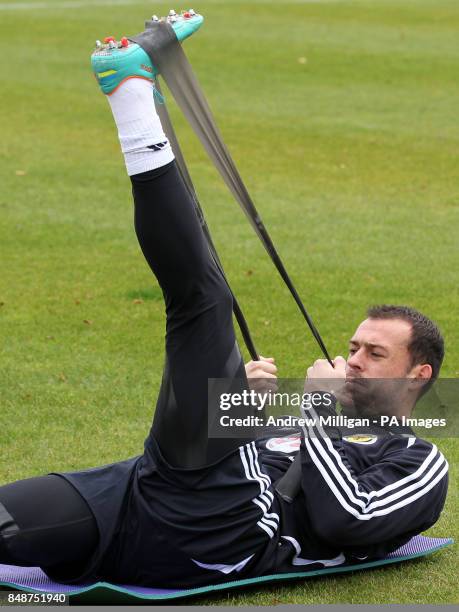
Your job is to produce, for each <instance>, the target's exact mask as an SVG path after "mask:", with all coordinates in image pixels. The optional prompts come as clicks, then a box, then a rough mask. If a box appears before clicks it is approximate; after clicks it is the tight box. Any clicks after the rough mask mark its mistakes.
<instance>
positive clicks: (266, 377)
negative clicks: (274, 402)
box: [245, 355, 277, 393]
mask: <svg viewBox="0 0 459 612" xmlns="http://www.w3.org/2000/svg"><path fill="white" fill-rule="evenodd" d="M274 362H275V359H274V357H262V356H261V355H260V359H259V361H249V362H248V363H246V364H245V373H246V376H247V380H248V382H249V387H250V389H253V390H254V391H256V392H257V393H267V392H268V391H271V392H273V393H275V392H276V391H277V382H276V380H277V367H276V365H275V363H274Z"/></svg>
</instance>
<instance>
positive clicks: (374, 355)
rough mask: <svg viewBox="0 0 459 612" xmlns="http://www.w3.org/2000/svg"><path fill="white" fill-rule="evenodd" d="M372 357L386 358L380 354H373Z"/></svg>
mask: <svg viewBox="0 0 459 612" xmlns="http://www.w3.org/2000/svg"><path fill="white" fill-rule="evenodd" d="M371 356H372V357H384V355H381V354H380V353H371Z"/></svg>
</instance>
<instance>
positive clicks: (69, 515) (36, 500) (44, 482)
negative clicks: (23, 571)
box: [0, 475, 98, 576]
mask: <svg viewBox="0 0 459 612" xmlns="http://www.w3.org/2000/svg"><path fill="white" fill-rule="evenodd" d="M97 541H98V531H97V527H96V522H95V520H94V517H93V515H92V512H91V510H90V509H89V506H88V505H87V503H86V502H85V501H84V499H83V498H82V497H81V495H80V494H79V493H78V492H77V491H76V489H74V488H73V487H72V485H71V484H70V483H68V482H67V481H66V480H65V479H64V478H61V477H60V476H56V475H48V476H41V477H38V478H29V479H27V480H19V481H18V482H13V483H11V484H7V485H4V486H3V487H0V563H4V564H7V565H23V566H32V567H35V566H39V567H42V568H43V569H44V570H45V571H46V570H52V569H53V568H54V567H56V566H58V567H59V573H60V574H62V575H65V574H66V573H68V575H69V576H72V575H73V576H75V575H78V573H79V569H78V568H79V567H80V566H82V567H83V566H84V564H85V563H86V561H87V559H88V557H89V555H90V554H91V553H92V551H93V550H94V549H95V547H96V545H97Z"/></svg>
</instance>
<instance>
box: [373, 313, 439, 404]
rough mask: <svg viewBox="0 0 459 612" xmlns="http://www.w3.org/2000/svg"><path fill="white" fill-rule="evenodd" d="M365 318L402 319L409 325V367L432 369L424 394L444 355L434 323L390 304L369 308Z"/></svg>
mask: <svg viewBox="0 0 459 612" xmlns="http://www.w3.org/2000/svg"><path fill="white" fill-rule="evenodd" d="M367 316H368V317H369V318H370V319H402V321H407V322H408V323H410V325H411V340H410V342H409V344H408V351H409V353H410V355H411V365H412V366H415V365H418V364H421V363H428V364H429V365H430V366H431V367H432V378H431V379H430V381H429V383H428V384H426V385H425V388H424V392H425V391H427V389H428V388H429V387H430V386H431V385H432V384H433V382H434V381H435V380H436V378H437V377H438V374H439V372H440V367H441V364H442V362H443V357H444V355H445V343H444V340H443V336H442V335H441V332H440V330H439V329H438V327H437V326H436V325H435V323H434V322H433V321H431V320H430V319H428V318H427V317H426V316H424V315H423V314H422V313H420V312H419V311H418V310H415V309H414V308H410V307H409V306H392V305H391V304H381V305H380V306H371V307H370V308H369V309H368V311H367Z"/></svg>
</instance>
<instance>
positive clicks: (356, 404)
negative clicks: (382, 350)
mask: <svg viewBox="0 0 459 612" xmlns="http://www.w3.org/2000/svg"><path fill="white" fill-rule="evenodd" d="M406 385H407V381H406V380H405V379H401V380H394V379H392V378H386V379H383V378H378V379H375V378H361V377H351V378H347V379H346V382H345V384H344V385H343V386H342V387H341V388H340V389H339V391H338V392H337V400H338V402H339V403H340V405H341V406H342V408H343V414H346V415H355V416H359V417H364V416H376V415H397V414H398V413H399V411H400V408H401V406H402V404H403V398H404V396H405V393H404V391H405V389H406Z"/></svg>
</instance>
